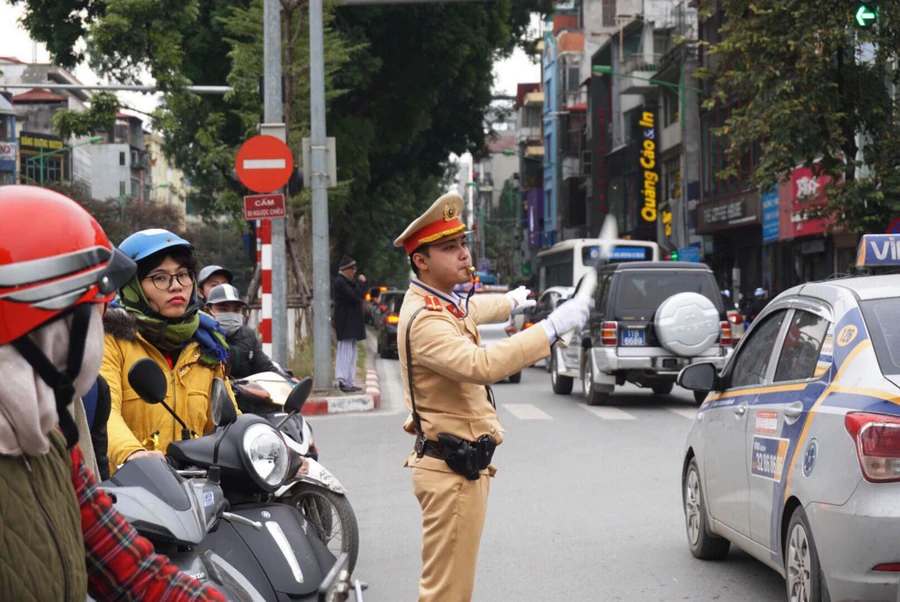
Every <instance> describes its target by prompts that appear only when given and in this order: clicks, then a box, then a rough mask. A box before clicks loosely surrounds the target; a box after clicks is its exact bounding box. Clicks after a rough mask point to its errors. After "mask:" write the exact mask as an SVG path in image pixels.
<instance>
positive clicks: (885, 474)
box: [844, 412, 900, 483]
mask: <svg viewBox="0 0 900 602" xmlns="http://www.w3.org/2000/svg"><path fill="white" fill-rule="evenodd" d="M844 427H845V428H846V429H847V432H848V433H850V436H851V437H853V441H854V442H855V443H856V454H857V456H858V457H859V466H860V468H862V472H863V476H864V477H865V478H866V480H867V481H871V482H873V483H888V482H893V481H900V417H897V416H887V415H885V414H871V413H868V412H850V413H848V414H847V415H846V416H844Z"/></svg>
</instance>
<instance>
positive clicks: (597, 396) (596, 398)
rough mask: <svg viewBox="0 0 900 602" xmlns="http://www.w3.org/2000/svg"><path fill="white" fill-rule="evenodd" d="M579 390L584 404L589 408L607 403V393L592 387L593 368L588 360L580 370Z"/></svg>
mask: <svg viewBox="0 0 900 602" xmlns="http://www.w3.org/2000/svg"><path fill="white" fill-rule="evenodd" d="M581 390H582V391H583V393H584V402H585V403H586V404H588V405H589V406H605V405H606V404H607V403H609V395H610V394H609V393H607V392H602V393H601V392H600V391H597V390H596V388H595V387H594V366H593V364H592V363H591V362H590V361H589V360H588V361H585V362H584V366H582V368H581Z"/></svg>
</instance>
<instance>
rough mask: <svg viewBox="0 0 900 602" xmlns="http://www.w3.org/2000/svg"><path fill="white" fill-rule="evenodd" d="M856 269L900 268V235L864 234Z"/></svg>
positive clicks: (857, 256) (858, 251)
mask: <svg viewBox="0 0 900 602" xmlns="http://www.w3.org/2000/svg"><path fill="white" fill-rule="evenodd" d="M856 267H858V268H872V267H900V234H864V235H863V237H862V238H861V239H860V241H859V249H858V250H857V252H856Z"/></svg>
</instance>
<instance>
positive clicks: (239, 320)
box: [216, 312, 244, 335]
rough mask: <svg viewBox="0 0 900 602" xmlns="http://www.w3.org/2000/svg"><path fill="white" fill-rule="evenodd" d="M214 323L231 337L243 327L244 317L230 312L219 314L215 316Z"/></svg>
mask: <svg viewBox="0 0 900 602" xmlns="http://www.w3.org/2000/svg"><path fill="white" fill-rule="evenodd" d="M216 321H217V322H218V323H219V326H221V327H222V330H224V331H225V334H228V335H231V334H234V333H235V332H237V331H238V328H240V327H241V326H243V325H244V316H242V315H241V314H236V313H230V312H227V313H221V314H216Z"/></svg>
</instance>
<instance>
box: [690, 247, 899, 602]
mask: <svg viewBox="0 0 900 602" xmlns="http://www.w3.org/2000/svg"><path fill="white" fill-rule="evenodd" d="M880 236H881V237H884V238H885V239H887V236H889V235H880ZM867 238H868V237H866V236H864V237H863V242H862V243H861V244H862V245H864V244H866V242H867V240H866V239H867ZM891 239H892V244H893V242H897V241H900V237H894V236H891ZM880 244H884V243H880ZM884 248H885V249H887V250H882V248H881V247H876V249H877V250H878V251H883V252H882V254H881V255H880V256H876V257H872V253H871V251H870V252H869V257H868V258H867V257H866V254H865V253H864V252H863V251H864V250H865V249H864V248H861V255H860V257H861V258H862V259H863V260H867V261H874V262H876V265H879V264H878V263H877V262H881V264H880V265H888V264H890V265H891V266H893V267H894V268H896V267H897V266H900V261H897V260H896V259H895V258H896V255H894V259H892V258H891V254H890V253H889V252H888V250H889V249H890V247H889V246H885V247H884ZM898 342H900V275H896V274H895V275H883V276H867V277H853V278H843V279H840V280H830V281H824V282H813V283H806V284H803V285H801V286H797V287H794V288H792V289H790V290H788V291H785V292H784V293H782V294H781V295H779V296H778V297H776V298H775V299H774V300H773V301H772V303H770V304H769V305H768V306H767V307H766V308H765V309H764V310H763V311H762V312H760V314H759V316H758V317H757V318H756V319H755V320H754V321H753V325H752V326H751V327H750V328H749V329H748V331H747V334H746V335H745V337H744V339H743V340H742V341H741V342H740V344H739V345H738V346H737V348H736V350H735V352H734V355H733V356H732V357H731V358H730V360H729V361H728V362H727V364H726V365H725V367H724V369H720V367H719V366H718V365H709V364H697V365H692V366H689V367H687V368H685V369H684V370H683V371H682V373H681V374H680V376H679V384H680V385H681V386H683V387H686V388H689V389H694V390H695V391H696V393H697V394H699V395H703V396H706V395H707V393H709V396H708V397H707V398H706V401H705V402H704V403H703V405H702V406H701V407H700V409H699V411H698V414H697V417H696V419H695V420H694V423H693V426H692V428H691V431H690V434H689V435H688V438H687V443H686V446H685V454H684V461H683V466H682V474H681V477H682V492H683V503H684V510H685V524H686V532H687V536H688V544H689V547H690V550H691V552H692V553H693V555H694V556H695V557H697V558H700V559H724V558H725V557H726V556H727V554H728V551H729V548H730V546H731V545H732V544H733V545H736V546H738V547H740V548H741V549H742V550H744V551H745V552H747V553H749V554H750V555H752V556H754V557H756V558H757V559H758V560H760V561H761V562H763V563H765V564H766V565H768V566H769V567H771V568H773V569H774V570H776V571H778V572H779V573H780V574H781V575H782V576H784V577H785V584H786V589H787V593H788V599H790V600H805V601H808V602H822V601H824V600H879V601H880V600H892V601H893V600H897V599H898V595H900V587H898V582H900V564H898V563H897V561H898V558H900V535H898V534H900V505H898V504H897V500H898V499H900V435H898V433H900V405H898V403H897V400H898V399H900V344H898Z"/></svg>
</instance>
